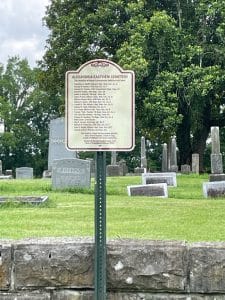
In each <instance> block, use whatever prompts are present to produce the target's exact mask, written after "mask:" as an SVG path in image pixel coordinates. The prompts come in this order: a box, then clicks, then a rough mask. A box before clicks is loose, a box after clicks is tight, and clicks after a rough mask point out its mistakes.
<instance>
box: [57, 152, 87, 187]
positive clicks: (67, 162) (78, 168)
mask: <svg viewBox="0 0 225 300" xmlns="http://www.w3.org/2000/svg"><path fill="white" fill-rule="evenodd" d="M90 185H91V168H90V161H88V160H83V159H78V158H71V159H69V158H64V159H55V160H54V161H53V164H52V188H53V189H66V188H74V187H80V188H90Z"/></svg>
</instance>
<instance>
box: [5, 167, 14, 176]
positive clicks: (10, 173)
mask: <svg viewBox="0 0 225 300" xmlns="http://www.w3.org/2000/svg"><path fill="white" fill-rule="evenodd" d="M5 175H6V176H13V170H11V169H8V170H5Z"/></svg>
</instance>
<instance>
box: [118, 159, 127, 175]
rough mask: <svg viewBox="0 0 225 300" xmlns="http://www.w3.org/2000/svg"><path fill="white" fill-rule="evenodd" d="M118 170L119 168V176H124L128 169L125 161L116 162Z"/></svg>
mask: <svg viewBox="0 0 225 300" xmlns="http://www.w3.org/2000/svg"><path fill="white" fill-rule="evenodd" d="M118 165H119V168H120V176H125V175H126V174H127V173H128V167H127V164H126V161H125V160H124V159H121V160H120V161H119V162H118Z"/></svg>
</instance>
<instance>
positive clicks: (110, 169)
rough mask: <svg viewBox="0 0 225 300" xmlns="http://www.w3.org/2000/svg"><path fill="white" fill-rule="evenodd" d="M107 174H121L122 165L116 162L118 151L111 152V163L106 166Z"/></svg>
mask: <svg viewBox="0 0 225 300" xmlns="http://www.w3.org/2000/svg"><path fill="white" fill-rule="evenodd" d="M106 175H107V176H120V167H119V165H118V164H117V163H116V151H112V152H111V165H108V166H106Z"/></svg>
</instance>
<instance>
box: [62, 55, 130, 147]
mask: <svg viewBox="0 0 225 300" xmlns="http://www.w3.org/2000/svg"><path fill="white" fill-rule="evenodd" d="M134 111H135V107H134V73H133V71H127V70H123V69H121V68H120V67H119V66H118V65H117V64H115V63H113V62H111V61H109V60H104V59H97V60H92V61H88V62H87V63H85V64H83V65H82V66H81V67H80V68H79V69H78V70H77V71H68V72H67V73H66V120H67V124H66V144H67V148H68V149H70V150H80V151H112V150H114V151H131V150H132V149H133V148H134V131H135V129H134Z"/></svg>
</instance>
